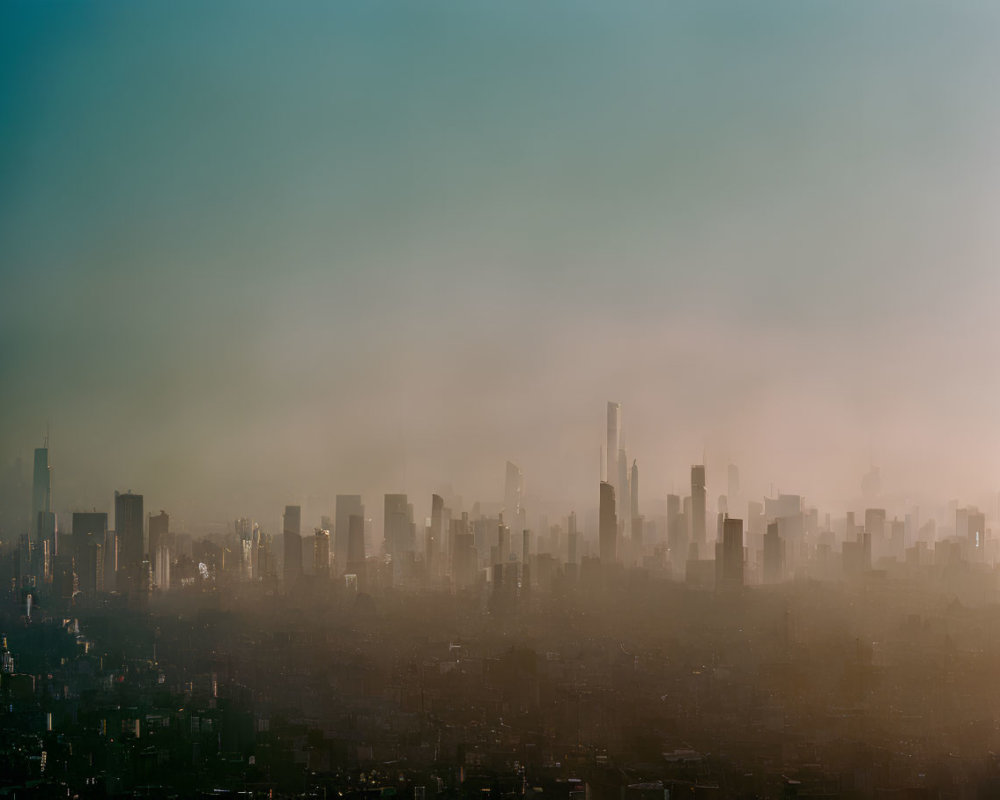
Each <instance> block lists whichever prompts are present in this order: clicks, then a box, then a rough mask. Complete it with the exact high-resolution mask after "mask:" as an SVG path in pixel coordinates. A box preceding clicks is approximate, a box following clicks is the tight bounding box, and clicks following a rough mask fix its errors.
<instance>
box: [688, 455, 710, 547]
mask: <svg viewBox="0 0 1000 800" xmlns="http://www.w3.org/2000/svg"><path fill="white" fill-rule="evenodd" d="M707 499H708V497H707V493H706V491H705V466H704V464H695V465H694V466H692V467H691V541H692V543H694V544H697V545H698V549H699V550H701V549H702V546H703V545H704V543H705V533H706V530H705V513H706V503H707Z"/></svg>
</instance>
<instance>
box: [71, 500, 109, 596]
mask: <svg viewBox="0 0 1000 800" xmlns="http://www.w3.org/2000/svg"><path fill="white" fill-rule="evenodd" d="M71 537H72V538H71V541H72V543H73V546H72V551H73V552H72V556H73V561H74V563H75V565H76V574H77V577H78V586H79V589H80V591H81V592H82V593H83V594H84V596H86V597H93V596H94V595H96V594H98V593H99V592H103V591H104V548H105V547H106V546H107V543H108V515H107V514H106V513H105V512H103V511H83V512H79V511H78V512H74V514H73V530H72V533H71Z"/></svg>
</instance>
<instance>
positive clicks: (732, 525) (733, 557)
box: [721, 517, 743, 588]
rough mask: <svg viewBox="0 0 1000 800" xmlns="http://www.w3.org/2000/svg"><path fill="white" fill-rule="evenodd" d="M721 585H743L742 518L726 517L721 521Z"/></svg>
mask: <svg viewBox="0 0 1000 800" xmlns="http://www.w3.org/2000/svg"><path fill="white" fill-rule="evenodd" d="M721 577H722V587H721V588H738V587H740V586H742V585H743V520H741V519H733V518H731V517H730V518H728V519H725V520H724V521H723V523H722V574H721Z"/></svg>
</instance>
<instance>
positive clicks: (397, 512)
mask: <svg viewBox="0 0 1000 800" xmlns="http://www.w3.org/2000/svg"><path fill="white" fill-rule="evenodd" d="M412 522H413V506H412V505H410V503H409V500H408V498H407V497H406V495H405V494H387V495H386V496H385V515H384V517H383V520H382V527H383V538H384V541H385V552H386V553H388V554H389V555H391V556H392V558H393V563H395V562H397V561H398V560H399V556H401V555H402V554H403V553H405V552H409V551H412V550H413V549H414V542H412V541H411V540H410V539H411V533H412V530H413V526H412V524H411V523H412Z"/></svg>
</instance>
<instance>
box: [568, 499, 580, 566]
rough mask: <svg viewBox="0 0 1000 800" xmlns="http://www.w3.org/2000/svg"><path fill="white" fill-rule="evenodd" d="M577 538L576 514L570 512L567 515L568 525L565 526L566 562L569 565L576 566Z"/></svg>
mask: <svg viewBox="0 0 1000 800" xmlns="http://www.w3.org/2000/svg"><path fill="white" fill-rule="evenodd" d="M579 536H580V534H579V533H577V530H576V512H575V511H571V512H570V514H569V523H568V525H567V533H566V550H567V552H566V560H567V562H569V563H570V564H576V562H577V557H578V556H577V553H578V548H579Z"/></svg>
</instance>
